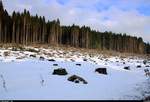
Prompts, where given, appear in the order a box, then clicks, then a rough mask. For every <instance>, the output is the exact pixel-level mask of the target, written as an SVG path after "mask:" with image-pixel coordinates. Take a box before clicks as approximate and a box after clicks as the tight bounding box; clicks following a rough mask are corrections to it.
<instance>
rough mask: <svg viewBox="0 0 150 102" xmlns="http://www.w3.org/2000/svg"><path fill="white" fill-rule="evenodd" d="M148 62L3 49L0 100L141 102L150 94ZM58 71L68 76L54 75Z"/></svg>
mask: <svg viewBox="0 0 150 102" xmlns="http://www.w3.org/2000/svg"><path fill="white" fill-rule="evenodd" d="M145 60H146V59H143V58H138V57H128V58H121V57H119V56H109V57H108V56H107V57H106V56H103V55H102V54H95V55H92V54H89V53H86V52H85V53H81V52H79V51H65V50H62V49H53V48H47V49H46V48H32V47H26V48H25V49H17V48H8V49H4V48H1V49H0V99H2V100H7V99H10V100H12V99H13V100H17V99H21V100H24V99H25V100H26V99H42V100H46V99H48V100H70V99H71V100H105V99H106V100H114V99H115V100H125V99H127V100H129V99H131V100H134V99H142V98H143V97H144V96H146V95H149V93H148V92H149V91H148V90H147V89H148V84H147V83H148V82H150V81H149V76H148V75H147V76H146V75H145V72H144V69H149V70H150V67H149V66H150V63H149V62H148V60H147V62H145ZM125 67H126V68H125ZM58 68H63V69H65V70H66V71H67V74H66V75H53V72H54V70H55V69H58ZM97 68H105V69H106V71H107V74H103V73H98V72H95V70H96V69H97ZM72 75H77V76H79V77H81V78H83V79H84V80H86V81H87V84H84V83H82V82H81V81H80V80H76V81H75V82H72V81H69V80H68V78H69V77H71V76H72ZM79 79H80V78H79ZM143 90H144V91H143ZM146 92H147V93H148V94H146Z"/></svg>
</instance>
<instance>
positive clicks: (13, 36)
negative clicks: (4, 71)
mask: <svg viewBox="0 0 150 102" xmlns="http://www.w3.org/2000/svg"><path fill="white" fill-rule="evenodd" d="M0 43H14V44H23V45H28V44H50V45H69V46H72V47H80V48H90V49H100V50H113V51H119V52H130V53H146V54H149V53H150V44H148V43H145V42H144V41H143V39H142V38H141V37H139V38H137V37H133V36H129V35H126V34H116V33H112V32H98V31H95V30H91V29H90V27H86V26H82V27H79V26H77V25H72V26H60V21H59V19H57V20H54V21H47V22H46V21H45V18H44V17H41V16H40V17H39V16H37V15H36V16H31V15H30V13H29V11H27V10H24V12H23V13H19V12H13V14H12V16H10V15H9V14H8V13H7V11H6V10H4V8H3V4H2V2H1V1H0Z"/></svg>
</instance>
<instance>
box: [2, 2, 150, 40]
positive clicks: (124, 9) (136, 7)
mask: <svg viewBox="0 0 150 102" xmlns="http://www.w3.org/2000/svg"><path fill="white" fill-rule="evenodd" d="M2 1H3V5H4V8H5V9H6V10H7V11H8V13H9V14H12V12H13V11H14V10H15V11H19V12H23V10H24V9H27V10H29V11H30V13H31V14H32V15H35V14H38V15H39V16H45V18H46V20H50V21H51V20H54V19H57V18H59V19H60V23H61V25H72V24H76V25H79V26H83V25H86V26H90V27H91V28H92V29H94V30H98V31H100V32H104V31H112V32H115V33H127V34H128V35H132V36H137V37H142V38H143V40H144V41H145V42H150V0H2Z"/></svg>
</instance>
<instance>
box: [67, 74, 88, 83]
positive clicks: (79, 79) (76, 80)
mask: <svg viewBox="0 0 150 102" xmlns="http://www.w3.org/2000/svg"><path fill="white" fill-rule="evenodd" d="M68 81H71V82H74V83H80V82H83V84H88V82H87V81H86V80H85V79H83V78H82V77H80V76H77V75H72V76H70V77H69V78H68Z"/></svg>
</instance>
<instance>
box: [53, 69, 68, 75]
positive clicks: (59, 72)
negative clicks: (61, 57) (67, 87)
mask: <svg viewBox="0 0 150 102" xmlns="http://www.w3.org/2000/svg"><path fill="white" fill-rule="evenodd" d="M67 74H68V73H67V71H66V69H63V68H58V69H54V72H53V75H67Z"/></svg>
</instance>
